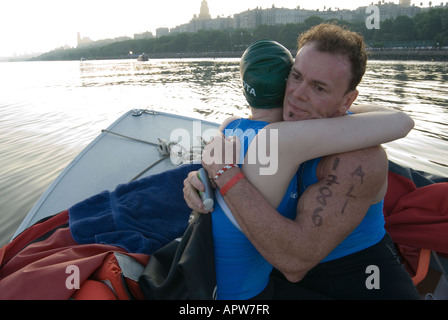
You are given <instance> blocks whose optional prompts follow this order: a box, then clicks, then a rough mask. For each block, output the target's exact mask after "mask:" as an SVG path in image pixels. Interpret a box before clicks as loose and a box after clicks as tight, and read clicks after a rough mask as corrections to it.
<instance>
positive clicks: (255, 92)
mask: <svg viewBox="0 0 448 320" xmlns="http://www.w3.org/2000/svg"><path fill="white" fill-rule="evenodd" d="M293 64H294V60H293V58H292V55H291V52H289V50H288V49H286V48H285V47H284V46H282V45H281V44H280V43H278V42H276V41H272V40H259V41H256V42H254V43H252V44H251V45H250V46H249V47H248V48H247V49H246V51H245V52H244V53H243V56H242V57H241V61H240V70H241V79H242V81H243V92H244V96H245V97H246V100H247V102H249V104H250V106H251V107H253V108H257V109H271V108H280V107H282V106H283V97H284V96H285V89H286V80H287V78H288V75H289V73H290V71H291V68H292V65H293Z"/></svg>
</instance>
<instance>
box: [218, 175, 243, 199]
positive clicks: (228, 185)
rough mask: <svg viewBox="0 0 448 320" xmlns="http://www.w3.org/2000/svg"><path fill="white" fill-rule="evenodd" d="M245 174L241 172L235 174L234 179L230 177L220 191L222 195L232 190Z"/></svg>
mask: <svg viewBox="0 0 448 320" xmlns="http://www.w3.org/2000/svg"><path fill="white" fill-rule="evenodd" d="M244 177H245V176H244V174H243V173H242V172H239V173H238V174H236V175H234V176H233V177H232V179H230V180H229V181H228V182H227V183H226V184H225V185H224V186H223V187H222V188H221V189H220V190H219V193H221V195H222V196H224V195H225V194H226V193H227V191H229V190H230V188H232V187H233V186H234V185H235V184H236V183H237V182H238V181H240V180H241V179H243V178H244Z"/></svg>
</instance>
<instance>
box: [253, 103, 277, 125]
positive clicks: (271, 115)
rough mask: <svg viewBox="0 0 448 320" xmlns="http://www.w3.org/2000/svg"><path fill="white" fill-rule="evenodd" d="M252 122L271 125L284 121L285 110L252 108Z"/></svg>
mask: <svg viewBox="0 0 448 320" xmlns="http://www.w3.org/2000/svg"><path fill="white" fill-rule="evenodd" d="M251 110H252V116H251V119H252V120H256V121H266V122H269V123H273V122H279V121H283V108H273V109H255V108H252V107H251Z"/></svg>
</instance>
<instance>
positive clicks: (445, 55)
mask: <svg viewBox="0 0 448 320" xmlns="http://www.w3.org/2000/svg"><path fill="white" fill-rule="evenodd" d="M295 53H296V52H292V54H293V56H295ZM242 54H243V52H197V53H157V54H149V55H148V56H149V59H191V58H240V57H241V55H242ZM369 59H371V60H403V61H407V60H418V61H448V50H447V49H440V50H386V49H384V50H377V51H369Z"/></svg>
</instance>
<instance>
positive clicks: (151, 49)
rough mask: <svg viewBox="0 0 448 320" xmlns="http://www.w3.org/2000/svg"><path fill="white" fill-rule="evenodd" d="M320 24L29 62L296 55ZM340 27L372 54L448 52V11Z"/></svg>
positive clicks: (210, 33)
mask: <svg viewBox="0 0 448 320" xmlns="http://www.w3.org/2000/svg"><path fill="white" fill-rule="evenodd" d="M321 22H324V20H323V19H322V18H320V17H317V16H313V17H309V18H308V19H307V20H305V22H304V23H299V24H284V25H273V26H269V25H260V26H258V27H257V28H255V29H228V30H199V31H198V32H195V33H187V32H185V33H178V34H174V35H169V36H163V37H160V38H152V39H138V40H126V41H121V42H114V43H111V44H107V45H92V46H87V47H78V48H72V49H59V50H53V51H50V52H48V53H44V54H42V55H40V56H38V57H35V58H33V59H32V60H79V59H112V58H131V57H133V56H134V55H135V54H137V53H146V54H147V55H149V57H151V54H169V53H204V52H209V53H219V52H241V51H243V50H244V49H245V48H246V47H247V46H248V45H249V44H250V43H252V42H253V41H255V40H258V39H272V40H276V41H278V42H280V43H282V44H283V45H285V46H286V47H287V48H289V49H290V50H296V49H297V37H298V35H299V34H300V33H302V32H304V31H306V30H308V29H309V28H310V27H312V26H314V25H317V24H319V23H321ZM325 22H333V23H336V24H339V25H344V26H347V27H348V28H350V29H351V30H352V31H355V32H358V33H360V34H362V35H363V36H364V39H365V41H366V43H367V44H368V45H369V46H370V47H372V48H373V49H378V48H385V47H397V46H399V47H403V46H404V47H408V48H421V47H426V48H427V47H432V48H435V47H444V46H448V9H442V8H437V9H430V10H428V11H424V12H421V13H418V14H417V15H415V16H414V17H413V18H409V17H408V16H398V17H397V18H395V19H388V20H385V21H381V23H380V27H379V29H374V28H372V29H368V28H367V27H366V23H365V22H361V21H360V22H347V21H337V20H335V21H325Z"/></svg>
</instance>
